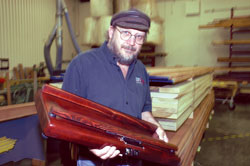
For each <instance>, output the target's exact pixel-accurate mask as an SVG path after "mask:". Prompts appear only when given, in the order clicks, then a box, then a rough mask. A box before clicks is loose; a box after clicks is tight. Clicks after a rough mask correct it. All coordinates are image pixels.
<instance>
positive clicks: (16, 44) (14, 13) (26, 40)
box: [0, 0, 80, 70]
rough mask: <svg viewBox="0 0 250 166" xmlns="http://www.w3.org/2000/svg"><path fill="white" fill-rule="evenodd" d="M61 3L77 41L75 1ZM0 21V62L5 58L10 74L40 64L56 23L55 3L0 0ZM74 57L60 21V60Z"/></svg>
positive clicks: (54, 53) (52, 56)
mask: <svg viewBox="0 0 250 166" xmlns="http://www.w3.org/2000/svg"><path fill="white" fill-rule="evenodd" d="M65 2H66V5H67V8H68V11H69V16H70V19H71V20H70V21H71V24H72V27H73V29H74V30H75V34H76V37H78V36H79V33H80V31H79V28H78V27H80V26H79V25H78V21H76V20H78V19H79V11H78V8H76V6H77V4H78V0H65ZM0 20H1V23H0V58H9V62H10V64H9V65H10V70H12V68H13V67H14V66H17V65H18V64H19V63H22V64H23V66H24V67H26V66H28V67H31V66H33V65H34V64H39V63H40V62H44V54H43V48H44V44H45V42H46V40H47V38H48V37H49V35H50V33H51V31H52V29H53V27H54V25H55V22H56V0H0ZM77 39H78V38H77ZM54 43H55V42H53V45H52V47H51V58H52V61H53V64H55V56H56V50H55V44H54ZM74 55H75V50H74V47H73V44H72V42H71V38H70V35H69V32H68V29H67V25H66V21H65V18H63V59H64V60H70V59H72V57H73V56H74ZM64 68H65V67H64Z"/></svg>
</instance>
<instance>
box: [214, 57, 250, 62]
mask: <svg viewBox="0 0 250 166" xmlns="http://www.w3.org/2000/svg"><path fill="white" fill-rule="evenodd" d="M217 61H218V62H250V58H247V57H233V58H229V57H219V58H218V59H217Z"/></svg>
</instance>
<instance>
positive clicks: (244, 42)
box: [212, 39, 250, 45]
mask: <svg viewBox="0 0 250 166" xmlns="http://www.w3.org/2000/svg"><path fill="white" fill-rule="evenodd" d="M212 44H213V45H229V44H250V39H249V40H223V41H213V42H212Z"/></svg>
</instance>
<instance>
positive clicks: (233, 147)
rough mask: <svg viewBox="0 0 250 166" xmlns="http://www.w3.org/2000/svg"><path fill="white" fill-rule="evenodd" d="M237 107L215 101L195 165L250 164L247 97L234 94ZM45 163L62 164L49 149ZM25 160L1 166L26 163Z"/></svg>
mask: <svg viewBox="0 0 250 166" xmlns="http://www.w3.org/2000/svg"><path fill="white" fill-rule="evenodd" d="M235 103H236V108H235V110H234V111H231V110H229V108H228V105H223V104H221V102H216V105H215V108H214V114H213V116H212V118H211V119H210V121H209V128H208V129H207V130H206V132H205V134H204V138H203V140H202V142H201V144H200V147H201V150H200V152H197V154H196V158H195V161H194V166H249V165H250V96H249V95H248V96H242V95H241V96H237V97H236V98H235ZM47 157H48V159H49V160H50V162H49V163H48V166H61V160H60V159H59V158H58V157H59V153H55V152H53V151H52V152H49V153H48V155H47ZM29 165H31V160H29V159H24V160H22V161H20V162H17V163H13V162H10V163H6V164H4V166H29Z"/></svg>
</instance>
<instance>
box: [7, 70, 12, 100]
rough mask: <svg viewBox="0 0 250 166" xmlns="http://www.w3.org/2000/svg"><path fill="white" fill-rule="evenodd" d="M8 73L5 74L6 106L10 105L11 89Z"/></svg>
mask: <svg viewBox="0 0 250 166" xmlns="http://www.w3.org/2000/svg"><path fill="white" fill-rule="evenodd" d="M9 77H10V76H9V72H6V90H7V104H8V105H11V89H10V86H11V85H10V78H9Z"/></svg>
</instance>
